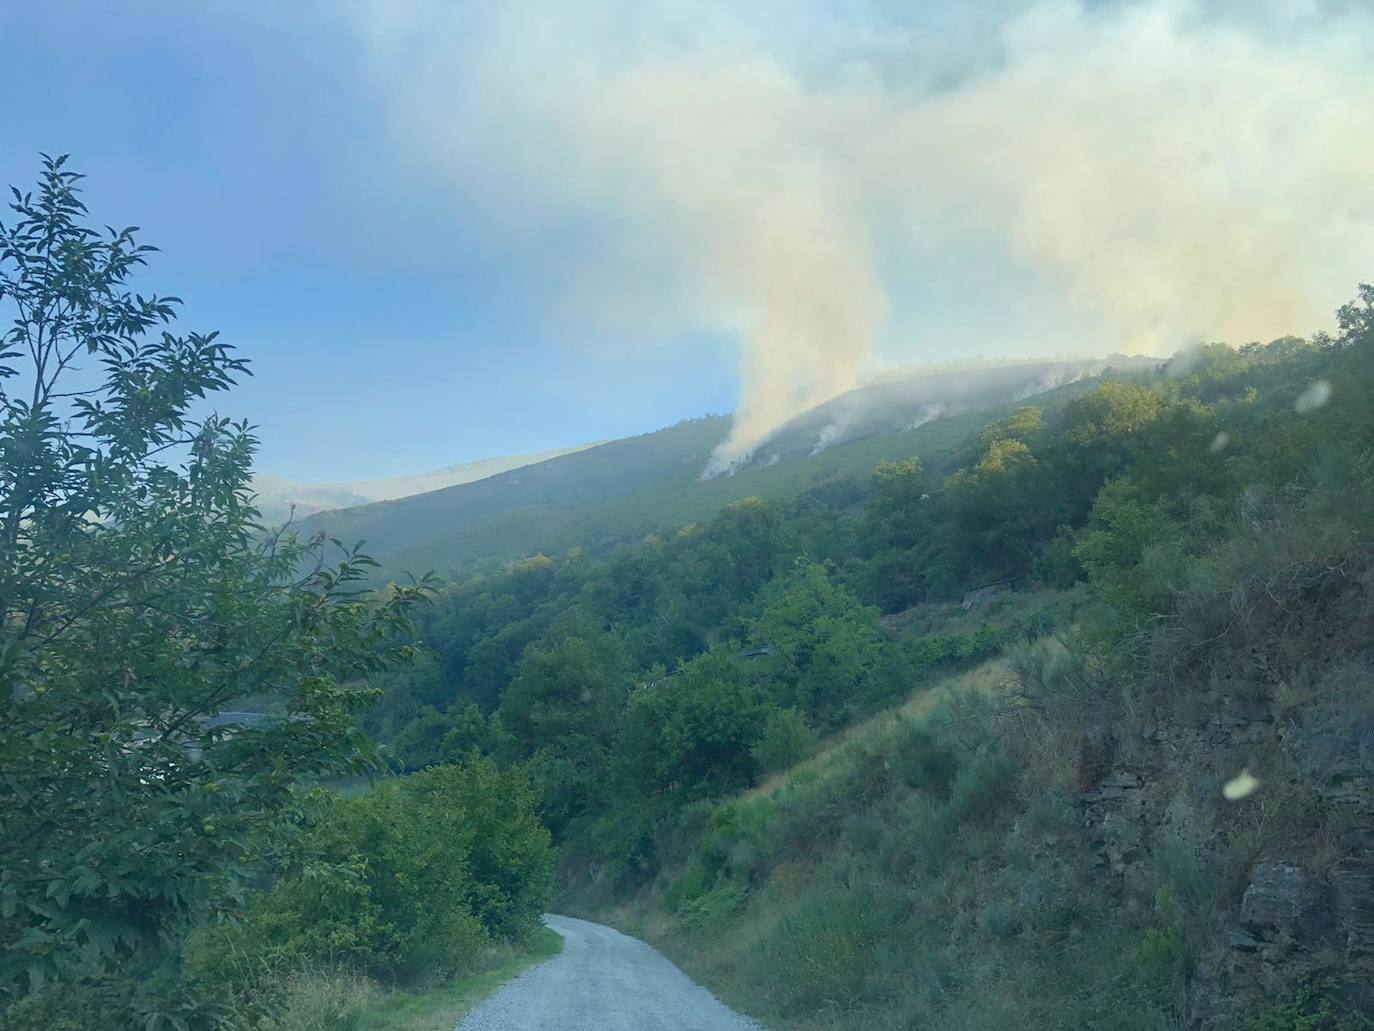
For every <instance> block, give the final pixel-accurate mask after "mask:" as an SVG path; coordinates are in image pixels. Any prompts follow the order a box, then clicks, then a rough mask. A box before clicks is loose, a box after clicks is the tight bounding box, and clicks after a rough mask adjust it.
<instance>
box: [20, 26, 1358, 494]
mask: <svg viewBox="0 0 1374 1031" xmlns="http://www.w3.org/2000/svg"><path fill="white" fill-rule="evenodd" d="M1371 43H1374V16H1372V15H1371V10H1370V7H1369V5H1367V4H1364V3H1320V2H1303V0H1293V2H1283V0H1279V2H1272V3H1263V2H1244V3H1242V2H1240V0H1236V2H1233V3H1226V2H1213V3H1203V2H1201V0H1196V2H1194V0H1139V2H1110V3H1080V2H1067V0H1064V2H1060V0H987V2H984V3H980V4H964V3H958V2H955V0H938V2H930V3H925V4H912V3H900V4H899V3H895V2H887V0H840V2H825V3H821V2H815V3H806V2H802V0H787V2H783V0H758V2H756V3H752V4H748V5H740V4H716V3H710V2H706V0H700V2H691V3H687V2H680V0H640V2H636V3H630V2H621V0H603V2H597V3H591V2H589V0H560V2H556V3H555V2H549V0H507V2H504V3H502V4H487V3H465V2H462V0H295V2H292V3H287V4H281V3H269V2H266V0H238V2H235V3H228V2H223V0H203V2H198V3H195V4H186V3H174V2H171V0H161V2H153V0H125V2H123V3H120V4H118V5H114V4H109V3H107V2H104V0H84V2H78V0H47V2H45V3H43V4H30V5H23V6H15V7H13V8H12V9H10V10H7V11H6V13H5V16H4V32H3V33H0V67H3V68H5V69H6V72H7V79H8V81H9V82H10V83H11V86H10V87H9V88H8V91H7V92H8V93H9V95H10V96H11V97H12V98H13V97H17V98H18V102H17V103H11V104H9V105H8V106H7V109H6V116H5V122H4V125H3V131H0V177H3V179H4V181H5V182H6V183H15V184H20V185H22V184H25V183H28V182H32V181H33V179H34V177H35V173H36V170H37V164H38V158H37V154H38V152H39V151H47V152H56V153H70V154H71V155H72V158H71V162H72V165H73V166H74V167H76V168H77V169H79V170H81V171H83V172H85V173H86V174H87V175H88V176H89V180H88V182H87V186H86V200H87V203H88V204H89V206H90V208H91V211H92V214H93V216H94V218H95V219H97V220H98V221H100V222H114V223H119V224H121V225H122V224H136V225H139V226H141V227H142V229H143V238H144V240H145V241H146V242H150V243H155V244H156V245H157V246H159V247H160V248H161V251H162V253H161V254H159V255H158V256H157V257H156V258H155V260H154V262H153V263H152V265H151V267H150V269H149V270H148V271H147V274H146V276H145V278H144V280H143V281H142V282H141V283H140V285H143V286H146V287H147V288H150V289H155V290H157V291H159V292H164V293H174V294H176V295H178V296H180V297H182V298H184V299H185V302H186V304H185V307H184V315H183V321H184V323H185V325H186V326H187V327H188V328H196V329H209V328H214V329H218V330H220V331H221V332H222V334H223V336H224V338H225V339H227V340H228V341H229V342H231V343H233V344H235V345H236V346H237V347H239V348H240V349H241V350H242V351H243V352H244V353H245V354H246V355H247V356H248V357H250V358H251V359H252V361H253V369H254V373H255V375H254V377H253V378H252V379H251V380H249V381H246V382H245V383H244V384H242V385H241V386H240V387H239V388H238V389H236V391H235V392H234V394H233V395H232V396H230V397H228V398H226V399H224V401H223V402H222V406H223V409H224V411H225V412H226V413H230V414H234V415H236V416H246V417H248V418H249V419H251V420H252V421H253V422H255V423H257V424H258V425H259V427H260V431H259V432H260V435H261V437H262V440H263V446H262V451H261V454H260V460H259V466H260V468H261V469H262V470H263V471H265V472H269V473H272V474H275V475H280V476H285V477H288V478H292V479H298V480H307V481H330V480H346V479H359V478H369V477H380V476H386V475H400V474H405V473H413V472H417V471H420V470H424V469H429V468H433V467H437V466H441V465H446V464H451V463H455V462H461V461H469V460H475V459H478V458H482V457H486V456H491V455H497V454H512V453H521V452H526V451H534V450H541V449H545V448H553V447H558V446H564V445H571V444H576V443H581V442H585V441H589V440H598V439H606V438H613V437H619V436H624V435H628V434H632V433H638V432H645V431H648V430H652V429H655V428H658V427H661V426H664V425H668V424H671V423H673V422H675V421H677V420H679V419H682V418H687V417H691V416H695V415H700V414H703V413H706V412H713V411H714V412H719V411H732V410H736V411H737V412H738V415H737V418H736V423H735V430H734V433H733V435H732V437H731V439H730V440H729V441H727V443H726V445H723V448H722V450H721V452H720V453H718V456H717V459H718V467H719V468H728V467H729V465H730V464H731V463H732V462H734V461H736V460H738V459H739V458H741V457H744V456H747V455H748V454H749V453H750V452H751V451H752V449H753V448H754V447H756V446H757V445H758V444H759V442H760V441H762V440H763V439H765V438H766V436H767V434H768V433H769V432H770V431H771V429H773V428H775V427H776V426H777V425H778V424H779V423H780V422H782V421H784V420H785V419H786V418H788V417H790V416H791V415H794V414H796V413H797V412H799V411H801V410H804V409H805V408H807V407H809V406H811V405H813V404H815V403H818V402H819V401H823V400H825V399H827V398H828V397H830V396H834V395H835V394H836V393H839V392H842V391H843V390H846V389H849V388H850V387H852V386H854V385H856V384H857V383H859V382H862V381H863V380H864V378H865V377H867V376H870V375H872V374H873V373H874V372H875V371H879V370H883V369H887V368H890V367H892V366H894V365H905V364H917V365H918V364H920V363H923V362H941V361H949V360H958V359H961V358H968V357H972V356H975V355H983V356H994V355H997V356H1007V357H1018V356H1019V357H1029V356H1036V355H1053V354H1059V353H1074V354H1087V353H1092V354H1103V353H1107V352H1110V351H1128V352H1133V353H1157V354H1168V353H1171V352H1172V351H1173V350H1176V349H1177V348H1178V347H1180V346H1184V345H1186V344H1188V343H1190V342H1194V341H1196V340H1199V339H1228V340H1232V341H1233V342H1243V341H1244V340H1248V339H1259V338H1271V337H1274V336H1278V335H1281V334H1283V333H1287V332H1307V331H1310V330H1312V329H1314V328H1319V327H1320V326H1321V325H1323V324H1325V322H1327V321H1329V313H1330V311H1331V310H1332V309H1333V308H1334V307H1335V306H1336V305H1337V304H1339V303H1340V302H1341V301H1342V300H1344V299H1346V298H1348V297H1349V296H1350V295H1351V294H1352V293H1353V290H1354V287H1355V284H1356V283H1357V282H1358V281H1359V280H1360V279H1368V278H1370V277H1371V276H1374V250H1372V248H1374V142H1371V141H1374V131H1371V130H1374V70H1371V69H1374V62H1369V61H1368V53H1369V52H1370V44H1371ZM13 84H19V85H18V86H17V88H16V87H15V86H14V85H13Z"/></svg>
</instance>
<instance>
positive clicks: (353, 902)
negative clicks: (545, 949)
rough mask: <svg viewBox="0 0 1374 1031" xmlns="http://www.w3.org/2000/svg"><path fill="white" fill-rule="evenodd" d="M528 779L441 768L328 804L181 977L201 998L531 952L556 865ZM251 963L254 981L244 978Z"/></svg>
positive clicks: (201, 944) (205, 933) (191, 953)
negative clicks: (510, 950) (282, 870)
mask: <svg viewBox="0 0 1374 1031" xmlns="http://www.w3.org/2000/svg"><path fill="white" fill-rule="evenodd" d="M534 806H535V799H534V793H533V791H532V790H531V789H530V787H529V784H528V783H527V782H526V781H525V779H524V778H523V776H521V775H520V774H518V773H502V772H500V771H498V770H497V769H496V767H495V766H494V765H493V764H492V763H490V762H488V761H486V760H475V761H472V762H470V763H465V764H463V765H460V766H438V767H433V768H431V769H429V770H426V771H425V772H423V773H418V774H415V775H413V776H411V777H407V778H404V779H402V780H398V781H392V782H390V783H388V784H385V785H383V786H381V787H379V788H378V789H377V790H375V791H374V792H372V793H371V794H370V795H366V796H363V797H360V798H354V799H335V800H333V801H332V802H331V803H330V804H329V806H328V808H327V810H326V812H325V814H324V816H323V818H322V819H321V820H320V821H319V823H318V825H317V826H316V827H315V828H314V829H313V830H312V831H311V833H310V834H309V836H308V837H307V839H306V841H305V843H304V845H303V846H302V850H301V854H300V855H299V857H298V862H297V865H296V867H295V869H294V870H293V872H291V873H290V874H288V875H287V876H284V877H283V878H281V879H280V880H279V881H278V882H277V883H276V884H275V885H274V886H273V887H272V888H271V890H269V891H267V892H265V893H263V894H262V895H260V896H258V898H257V899H256V900H254V902H253V903H252V905H251V907H250V909H249V912H248V915H247V919H246V920H245V921H244V922H243V923H242V924H241V925H220V926H218V927H214V928H206V929H203V930H202V931H201V932H200V933H198V934H197V935H195V936H194V937H193V939H192V941H191V943H190V944H189V946H188V949H187V957H186V965H187V968H188V972H189V973H190V975H191V977H192V979H193V980H194V981H195V982H196V983H198V984H201V985H206V986H213V985H215V984H216V983H219V984H220V985H221V986H224V985H228V986H231V987H232V986H235V985H237V986H239V987H240V988H241V986H242V985H243V984H244V983H247V982H252V981H254V980H255V979H261V977H262V976H263V975H264V974H265V973H269V972H270V973H274V974H280V973H281V972H283V971H301V970H309V969H325V970H331V969H348V970H353V971H358V972H363V973H366V974H369V975H371V976H374V977H378V978H381V979H384V980H402V981H420V980H423V979H425V978H427V977H429V976H430V975H432V974H434V973H437V972H440V971H444V972H449V971H453V970H460V969H463V968H464V967H467V966H469V965H470V964H471V963H472V961H473V959H474V957H475V956H476V955H477V954H478V952H479V951H480V950H481V949H482V947H483V946H484V945H486V944H487V943H489V942H490V941H492V940H493V939H496V938H503V939H523V938H525V937H527V936H528V935H529V934H530V933H531V932H533V931H534V929H535V928H537V927H538V925H539V917H540V914H541V913H542V912H543V910H544V908H545V906H546V904H547V902H548V899H549V898H550V896H551V895H552V890H553V852H552V850H551V848H550V846H549V835H548V832H547V831H546V830H545V829H544V828H543V827H542V826H541V825H540V824H539V822H538V820H537V818H536V816H535V809H534ZM241 956H248V957H254V958H255V959H257V961H258V962H260V963H261V964H262V967H261V968H259V969H254V968H253V967H247V968H245V967H243V966H236V958H237V957H241Z"/></svg>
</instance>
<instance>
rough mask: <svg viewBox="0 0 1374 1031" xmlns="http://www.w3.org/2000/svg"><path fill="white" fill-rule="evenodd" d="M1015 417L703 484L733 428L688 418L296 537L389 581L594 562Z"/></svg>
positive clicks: (1059, 392) (929, 452) (904, 434)
mask: <svg viewBox="0 0 1374 1031" xmlns="http://www.w3.org/2000/svg"><path fill="white" fill-rule="evenodd" d="M1100 381H1101V380H1100V378H1094V379H1084V380H1080V381H1078V382H1076V383H1072V384H1068V385H1065V386H1062V387H1057V388H1055V389H1053V390H1050V391H1047V392H1045V393H1043V394H1039V395H1037V396H1036V397H1035V398H1034V400H1033V403H1034V404H1036V405H1039V406H1042V407H1048V408H1053V407H1055V406H1056V405H1058V404H1061V403H1062V402H1063V401H1064V400H1066V399H1068V398H1070V397H1073V396H1076V395H1078V394H1081V393H1083V392H1084V391H1086V390H1089V389H1091V387H1092V386H1093V385H1094V384H1096V383H1098V382H1100ZM1025 403H1031V402H1030V401H1026V402H1025ZM1013 407H1015V405H1014V404H1013V403H1012V402H1006V403H1003V404H999V405H995V406H993V407H989V408H981V409H979V410H976V411H971V412H965V413H962V414H957V415H949V416H946V417H945V418H942V419H936V420H935V421H933V422H929V423H926V424H925V425H922V426H919V427H916V428H915V429H909V430H903V431H899V432H895V433H888V434H884V435H880V436H872V437H867V438H865V439H862V440H854V441H850V442H848V443H845V444H839V445H836V446H834V447H831V448H829V449H827V450H824V451H821V452H820V453H819V454H814V455H797V456H792V457H788V458H784V459H782V460H781V461H778V462H776V463H775V464H772V465H755V466H752V467H748V468H745V469H743V470H741V471H740V472H737V473H735V474H734V475H731V476H721V477H717V478H715V479H712V480H705V481H703V480H701V479H700V474H701V470H702V468H703V466H704V465H705V463H706V460H707V458H708V457H709V455H710V454H711V451H712V449H714V448H715V446H716V445H717V444H719V443H720V442H721V440H723V439H724V437H725V435H726V433H727V432H728V431H729V427H730V421H729V418H728V417H726V416H711V417H706V418H701V419H693V420H690V421H687V422H682V423H679V424H677V425H676V426H670V427H668V428H667V429H662V430H658V431H657V432H654V433H646V434H644V435H642V436H638V437H630V438H627V439H625V440H617V441H613V442H611V443H608V444H602V445H600V446H598V447H594V448H590V449H588V450H586V451H581V452H578V453H576V454H572V455H565V456H562V457H560V458H555V459H552V460H550V461H547V462H540V463H538V464H536V465H531V466H526V467H524V468H521V469H517V470H512V471H511V472H508V473H503V474H501V475H498V476H492V477H489V478H487V479H485V480H481V481H479V482H476V483H469V484H461V485H459V486H455V487H449V488H447V489H444V490H437V491H432V492H430V493H428V494H419V495H415V496H413V497H409V498H402V499H400V500H397V501H387V502H381V503H379V504H374V505H362V506H358V507H356V508H348V509H341V510H337V511H333V512H326V513H320V514H318V515H316V516H312V517H311V518H310V519H307V520H305V521H304V522H303V523H302V524H301V525H302V532H303V533H313V532H316V531H321V530H322V531H324V532H325V533H326V534H328V535H329V536H331V537H335V538H338V539H339V540H341V541H343V542H344V543H346V544H353V543H356V542H358V541H360V540H361V541H365V542H366V549H365V550H366V551H367V552H368V553H369V554H371V555H372V556H373V557H375V558H376V559H377V560H378V561H379V562H380V563H381V566H382V569H383V570H384V571H385V572H386V573H387V574H389V575H393V576H395V575H399V574H401V573H405V572H412V573H417V574H418V573H420V572H423V571H428V570H433V571H437V572H439V573H441V574H446V575H452V574H455V573H458V572H463V571H467V570H469V569H471V568H473V567H477V568H482V567H490V566H493V565H496V564H499V563H502V562H505V561H509V560H511V559H515V558H520V557H524V556H527V555H533V554H540V553H542V554H550V555H552V554H562V553H563V552H565V551H567V550H568V549H569V548H572V547H583V548H588V549H591V550H596V551H600V550H604V549H606V548H608V547H612V546H614V545H618V544H624V543H629V542H633V541H636V540H639V539H641V538H643V537H644V536H645V535H647V534H650V533H653V532H655V531H658V530H662V529H667V528H672V527H677V526H684V525H686V524H688V523H693V522H697V521H699V520H702V519H706V518H709V517H710V516H712V515H713V514H715V513H716V512H718V511H720V510H721V509H722V508H724V507H725V506H726V505H728V504H730V503H731V502H734V501H738V500H740V499H742V498H747V497H760V498H766V499H770V500H779V501H782V500H786V499H789V498H792V497H795V496H796V495H798V494H799V493H801V492H802V491H803V490H805V489H806V488H807V487H809V486H812V485H814V484H816V483H818V482H821V481H824V480H826V479H829V478H831V477H835V476H838V475H853V476H858V477H866V476H867V475H868V474H869V472H870V471H871V470H872V469H873V467H874V466H875V465H877V464H879V463H880V462H884V461H890V460H894V459H903V458H911V457H919V458H921V459H922V460H923V461H924V462H926V464H928V465H931V466H932V467H937V468H938V467H939V466H941V465H942V464H943V463H944V462H945V461H946V460H947V459H948V458H949V457H950V456H951V455H952V454H953V453H954V451H955V449H956V448H957V447H958V446H959V444H960V443H961V442H962V441H964V440H965V439H966V438H967V437H968V436H969V435H970V434H971V433H974V432H976V431H977V430H978V429H980V428H981V427H983V426H984V425H986V424H987V423H989V422H991V421H993V420H996V419H998V418H1001V417H1002V416H1004V415H1006V414H1007V413H1008V412H1009V411H1010V410H1011V409H1012V408H1013Z"/></svg>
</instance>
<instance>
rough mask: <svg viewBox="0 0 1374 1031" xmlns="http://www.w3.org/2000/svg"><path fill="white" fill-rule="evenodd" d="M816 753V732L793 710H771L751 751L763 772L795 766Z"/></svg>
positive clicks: (804, 718)
mask: <svg viewBox="0 0 1374 1031" xmlns="http://www.w3.org/2000/svg"><path fill="white" fill-rule="evenodd" d="M815 750H816V732H815V731H814V730H812V729H811V726H810V725H809V724H808V723H807V722H806V716H805V715H803V714H802V713H801V712H799V711H798V710H796V709H774V710H773V711H772V712H770V713H769V714H768V718H767V719H766V720H764V723H763V733H762V734H761V735H760V737H759V739H758V741H757V742H755V744H754V747H753V749H752V752H753V756H754V761H755V762H756V763H758V764H759V768H760V769H761V770H763V771H764V772H766V773H773V772H776V771H778V770H785V769H787V768H788V767H789V766H795V765H796V764H797V763H799V762H801V761H802V760H803V759H805V758H807V757H808V756H809V755H811V753H812V752H814V751H815Z"/></svg>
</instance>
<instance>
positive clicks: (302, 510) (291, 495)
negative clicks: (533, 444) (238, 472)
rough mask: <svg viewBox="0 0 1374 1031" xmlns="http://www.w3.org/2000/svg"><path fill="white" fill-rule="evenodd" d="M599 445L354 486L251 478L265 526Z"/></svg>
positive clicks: (491, 460)
mask: <svg viewBox="0 0 1374 1031" xmlns="http://www.w3.org/2000/svg"><path fill="white" fill-rule="evenodd" d="M595 446H596V445H595V444H581V445H579V446H577V447H565V448H558V449H556V450H554V451H539V452H536V453H534V454H529V455H504V456H502V457H499V458H483V459H481V460H479V461H476V462H463V463H461V464H459V465H446V466H444V467H443V468H442V469H435V470H433V471H432V472H427V473H417V474H416V475H414V476H395V477H392V478H390V479H385V480H355V481H353V482H350V483H295V482H293V481H291V480H284V479H281V478H280V477H277V476H266V475H262V474H259V475H257V476H254V477H253V489H254V490H255V491H257V495H258V507H259V508H260V509H261V510H262V518H263V522H265V523H267V524H268V525H269V526H272V525H277V524H280V523H283V522H285V521H286V520H287V519H288V518H290V516H291V511H292V509H293V508H294V509H295V513H296V518H297V519H302V518H305V517H306V516H311V515H314V514H315V513H317V512H327V511H329V510H331V509H335V508H348V507H351V506H354V505H367V504H371V503H372V502H374V501H391V500H394V499H396V498H404V497H409V496H410V495H412V494H424V493H427V492H428V491H434V490H441V489H443V488H444V487H456V486H458V485H459V484H462V483H472V482H474V481H476V480H484V479H486V478H487V477H488V476H495V475H497V474H498V473H504V472H509V471H510V470H512V469H519V468H522V467H523V466H527V465H533V464H535V463H536V462H547V461H548V460H549V459H551V458H560V457H562V456H563V455H571V454H576V453H577V452H578V451H585V450H586V449H587V448H589V447H595Z"/></svg>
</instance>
